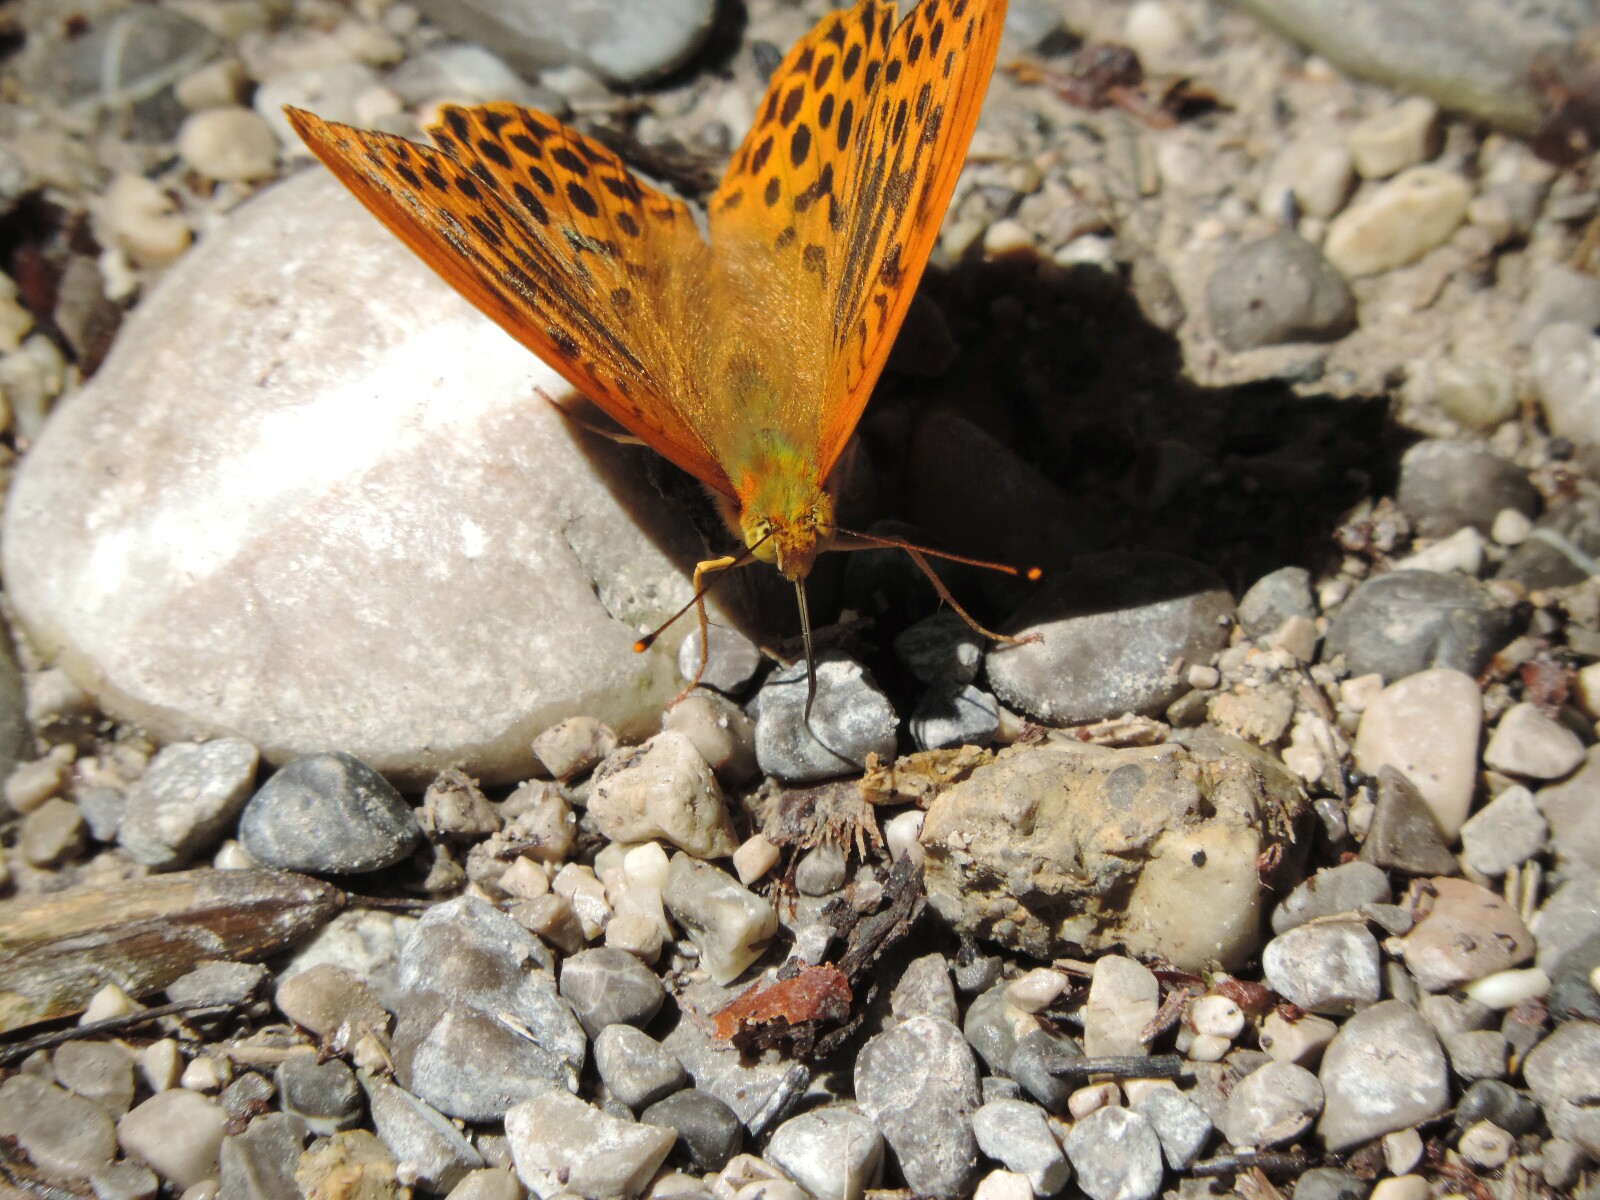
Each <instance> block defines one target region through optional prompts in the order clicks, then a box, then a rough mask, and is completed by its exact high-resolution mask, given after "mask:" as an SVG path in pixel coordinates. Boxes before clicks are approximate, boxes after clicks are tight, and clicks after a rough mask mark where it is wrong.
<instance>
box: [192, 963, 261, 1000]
mask: <svg viewBox="0 0 1600 1200" xmlns="http://www.w3.org/2000/svg"><path fill="white" fill-rule="evenodd" d="M266 980H267V969H266V968H265V967H263V966H262V965H261V964H260V963H241V962H207V963H201V964H200V965H199V966H197V967H195V969H194V970H192V971H190V972H189V973H188V974H186V975H181V976H179V977H178V978H177V979H175V980H173V981H172V982H171V983H169V984H168V985H167V999H168V1000H169V1001H171V1002H172V1003H173V1004H242V1003H244V1002H245V1001H246V1000H249V999H250V998H251V997H252V996H254V995H255V994H256V992H258V991H259V990H260V989H261V985H262V984H263V983H265V982H266Z"/></svg>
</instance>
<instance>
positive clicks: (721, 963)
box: [663, 853, 778, 983]
mask: <svg viewBox="0 0 1600 1200" xmlns="http://www.w3.org/2000/svg"><path fill="white" fill-rule="evenodd" d="M663 898H664V899H665V901H666V906H667V911H668V912H669V913H671V914H672V918H673V920H675V921H677V922H678V924H679V925H681V926H682V927H683V929H684V932H685V933H687V934H688V936H689V940H690V941H692V942H693V943H694V944H695V946H696V947H697V948H698V949H699V951H700V962H701V965H702V966H703V967H704V968H705V969H706V971H707V972H709V973H710V975H711V977H712V979H714V980H715V981H716V982H718V983H731V982H732V981H733V980H735V979H737V978H738V977H739V976H740V975H741V974H743V972H744V970H745V968H746V967H748V966H750V964H751V963H753V962H755V961H756V959H758V958H760V957H761V955H762V954H763V953H764V952H765V951H766V948H767V946H768V945H769V944H770V942H771V940H772V938H773V937H774V936H775V935H776V934H777V932H778V914H777V912H776V910H774V909H773V907H772V905H771V904H769V903H767V901H765V900H763V899H762V898H761V897H760V896H757V895H755V893H753V892H751V891H749V890H748V889H746V888H744V887H741V886H740V885H739V883H738V882H737V881H736V880H734V879H733V878H732V877H731V876H729V875H727V874H726V873H725V872H723V871H720V870H718V869H717V868H716V867H713V866H711V865H710V864H709V863H704V862H700V861H699V860H697V859H695V858H692V857H690V856H689V855H687V854H681V853H680V854H675V855H673V856H672V867H671V871H670V874H669V875H668V878H667V887H666V891H665V892H664V893H663Z"/></svg>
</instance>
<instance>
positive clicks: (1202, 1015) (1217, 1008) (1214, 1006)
mask: <svg viewBox="0 0 1600 1200" xmlns="http://www.w3.org/2000/svg"><path fill="white" fill-rule="evenodd" d="M1188 1015H1189V1024H1190V1025H1191V1026H1193V1027H1194V1031H1195V1032H1196V1033H1199V1034H1209V1035H1211V1036H1212V1037H1220V1038H1228V1039H1230V1040H1231V1039H1233V1038H1236V1037H1238V1036H1239V1034H1241V1033H1242V1032H1244V1009H1242V1008H1240V1007H1239V1006H1238V1005H1237V1004H1235V1003H1234V1002H1233V1001H1232V1000H1230V999H1228V997H1226V996H1224V995H1221V994H1220V993H1218V992H1211V993H1209V994H1207V995H1204V996H1201V997H1199V998H1198V999H1196V1000H1193V1001H1190V1003H1189V1014H1188Z"/></svg>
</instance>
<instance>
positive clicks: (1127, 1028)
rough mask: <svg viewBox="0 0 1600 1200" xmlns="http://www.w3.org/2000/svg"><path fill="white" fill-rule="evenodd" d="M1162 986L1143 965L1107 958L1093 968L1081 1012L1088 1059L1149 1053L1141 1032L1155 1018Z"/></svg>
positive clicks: (1119, 957) (1131, 961)
mask: <svg viewBox="0 0 1600 1200" xmlns="http://www.w3.org/2000/svg"><path fill="white" fill-rule="evenodd" d="M1160 1004H1161V985H1160V983H1159V982H1158V981H1157V980H1156V977H1155V975H1154V973H1153V972H1151V970H1150V969H1149V968H1148V967H1146V966H1144V964H1142V963H1139V962H1136V961H1135V960H1133V959H1131V958H1123V957H1121V956H1120V955H1107V956H1106V957H1105V958H1102V959H1100V960H1099V961H1098V962H1097V963H1095V965H1094V976H1093V978H1092V979H1091V980H1090V983H1089V1000H1088V1003H1087V1005H1085V1007H1084V1010H1083V1048H1084V1052H1085V1053H1086V1054H1088V1056H1089V1057H1090V1058H1099V1057H1102V1056H1106V1055H1125V1054H1135V1055H1144V1054H1149V1053H1150V1048H1149V1046H1147V1045H1146V1044H1145V1043H1144V1042H1142V1041H1140V1040H1139V1034H1140V1032H1141V1031H1142V1030H1143V1029H1144V1028H1145V1026H1146V1025H1148V1024H1149V1023H1150V1022H1151V1021H1153V1020H1154V1019H1155V1016H1156V1011H1157V1009H1158V1008H1159V1007H1160Z"/></svg>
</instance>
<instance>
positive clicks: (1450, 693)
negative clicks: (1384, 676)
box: [1355, 667, 1483, 838]
mask: <svg viewBox="0 0 1600 1200" xmlns="http://www.w3.org/2000/svg"><path fill="white" fill-rule="evenodd" d="M1482 722H1483V695H1482V693H1481V692H1480V691H1479V690H1478V684H1477V682H1476V681H1475V680H1474V679H1473V678H1472V677H1471V676H1470V675H1466V674H1464V673H1462V672H1461V671H1452V670H1450V669H1449V668H1447V667H1436V668H1434V669H1432V670H1428V671H1418V672H1417V673H1416V674H1415V675H1408V676H1406V677H1405V678H1404V679H1402V680H1400V681H1399V682H1398V683H1394V684H1391V685H1390V686H1389V687H1386V688H1384V689H1383V691H1382V692H1380V693H1379V694H1378V695H1377V697H1376V698H1375V699H1374V700H1373V701H1372V702H1371V703H1370V704H1368V705H1367V709H1366V711H1365V712H1364V713H1362V715H1361V726H1360V728H1359V729H1358V730H1357V731H1356V745H1355V758H1356V766H1357V767H1359V768H1360V769H1361V770H1362V771H1364V772H1365V773H1367V774H1368V775H1376V774H1377V773H1378V771H1379V770H1380V769H1381V768H1383V767H1385V766H1391V767H1394V768H1395V769H1396V770H1398V771H1401V772H1403V773H1404V774H1405V776H1406V777H1407V778H1408V779H1409V780H1410V781H1411V782H1412V783H1413V784H1414V785H1416V788H1417V791H1419V792H1421V793H1422V798H1423V800H1424V801H1425V802H1426V803H1427V805H1428V807H1429V809H1431V810H1432V811H1433V815H1434V818H1435V819H1436V820H1437V821H1438V823H1439V828H1440V829H1441V830H1443V831H1444V834H1445V836H1446V837H1451V838H1453V837H1455V835H1456V834H1457V833H1459V832H1460V830H1461V826H1462V823H1463V822H1465V821H1466V819H1467V812H1468V809H1469V808H1470V807H1471V804H1472V788H1473V783H1474V779H1475V776H1476V773H1477V765H1478V731H1479V727H1480V726H1481V725H1482Z"/></svg>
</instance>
